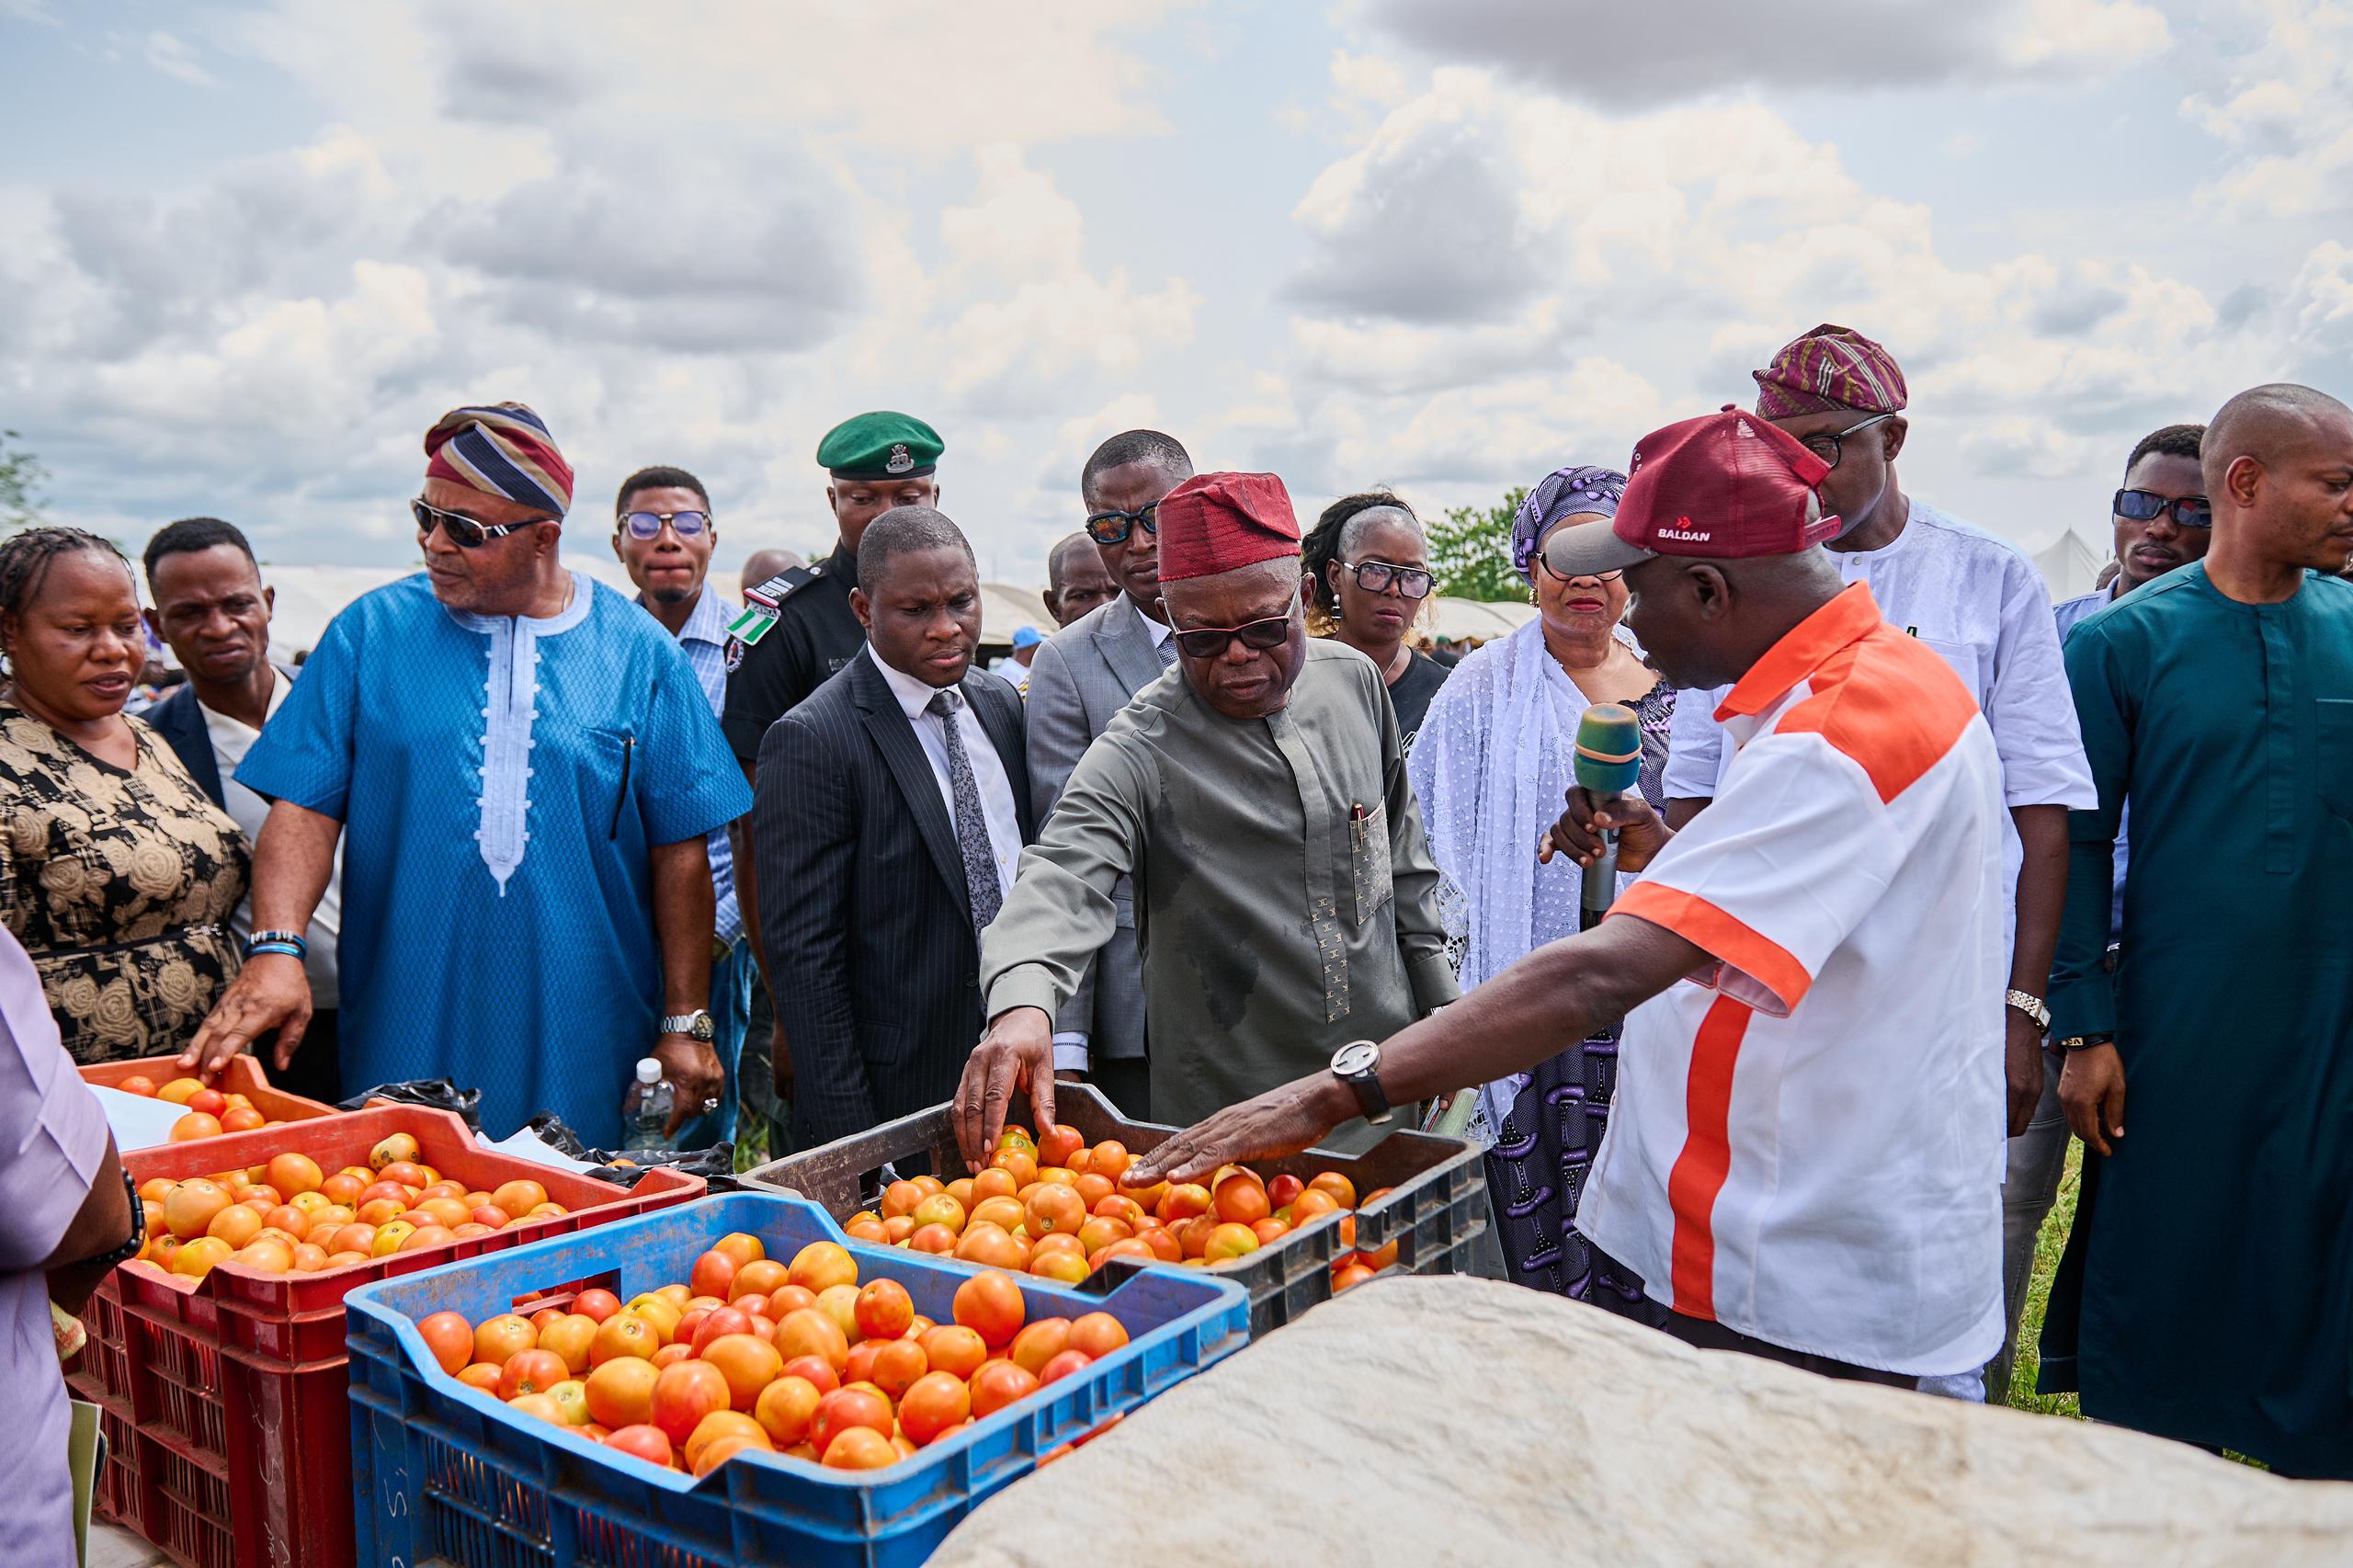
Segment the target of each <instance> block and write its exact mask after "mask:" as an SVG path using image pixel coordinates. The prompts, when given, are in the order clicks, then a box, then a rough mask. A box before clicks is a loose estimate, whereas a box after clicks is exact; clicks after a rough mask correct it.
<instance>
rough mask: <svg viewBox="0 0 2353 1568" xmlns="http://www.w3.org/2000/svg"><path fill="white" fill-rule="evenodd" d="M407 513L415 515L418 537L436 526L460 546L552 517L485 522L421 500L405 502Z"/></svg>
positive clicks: (429, 533)
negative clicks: (446, 510)
mask: <svg viewBox="0 0 2353 1568" xmlns="http://www.w3.org/2000/svg"><path fill="white" fill-rule="evenodd" d="M408 509H409V514H410V516H412V517H415V519H416V532H417V537H418V538H420V539H430V538H431V537H432V536H433V530H434V529H435V528H437V527H438V528H440V530H441V531H442V532H443V533H445V534H448V535H449V542H450V543H451V544H454V545H456V546H457V547H458V548H459V549H460V550H480V549H481V548H482V547H483V545H485V544H488V543H489V542H490V541H491V540H494V539H505V538H506V536H507V535H508V534H511V533H513V532H514V531H515V530H516V529H517V528H536V527H537V526H538V525H540V524H541V523H552V522H556V521H558V520H559V519H557V518H555V517H530V518H528V519H526V520H525V521H523V522H519V523H485V522H483V520H482V519H481V518H480V517H467V516H466V515H465V514H464V513H463V512H445V511H443V510H442V509H441V508H440V507H438V506H426V504H425V503H424V501H422V500H416V501H412V502H410V503H409V504H408Z"/></svg>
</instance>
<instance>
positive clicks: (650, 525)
mask: <svg viewBox="0 0 2353 1568" xmlns="http://www.w3.org/2000/svg"><path fill="white" fill-rule="evenodd" d="M664 523H667V524H669V525H670V526H671V527H672V528H676V529H677V530H678V537H679V538H680V539H692V538H694V537H695V536H696V535H697V534H699V533H700V532H702V530H703V529H705V528H709V527H710V513H709V512H623V513H622V514H621V515H620V526H621V527H622V528H627V529H628V530H629V537H630V538H631V539H655V538H658V537H660V535H661V532H662V525H663V524H664Z"/></svg>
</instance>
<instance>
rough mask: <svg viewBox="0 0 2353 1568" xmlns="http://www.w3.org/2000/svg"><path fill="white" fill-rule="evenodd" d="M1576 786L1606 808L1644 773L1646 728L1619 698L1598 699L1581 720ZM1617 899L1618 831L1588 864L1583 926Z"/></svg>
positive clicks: (1594, 920)
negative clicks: (1616, 699) (1603, 700)
mask: <svg viewBox="0 0 2353 1568" xmlns="http://www.w3.org/2000/svg"><path fill="white" fill-rule="evenodd" d="M1575 771H1576V780H1577V788H1578V789H1580V790H1584V791H1585V792H1586V794H1588V795H1590V796H1592V797H1593V803H1594V806H1595V808H1596V810H1597V811H1607V810H1608V809H1609V808H1610V807H1612V806H1615V805H1616V804H1617V803H1618V801H1619V800H1620V798H1621V797H1623V796H1624V795H1626V794H1628V793H1630V792H1631V790H1633V789H1634V787H1635V785H1636V784H1638V783H1640V782H1641V780H1642V776H1643V726H1642V724H1641V722H1640V721H1638V720H1637V719H1636V718H1635V717H1634V710H1632V709H1631V708H1629V707H1627V706H1626V705H1625V704H1623V703H1621V702H1597V703H1595V704H1594V705H1593V706H1592V707H1590V708H1588V709H1586V710H1585V717H1584V718H1582V719H1580V720H1578V721H1577V751H1576V763H1575ZM1617 898H1618V831H1617V829H1615V828H1611V829H1609V830H1608V831H1607V832H1605V833H1604V834H1602V835H1601V853H1600V854H1599V855H1597V856H1596V857H1594V861H1593V864H1592V865H1590V866H1587V867H1586V868H1585V886H1584V888H1583V889H1582V892H1581V898H1580V902H1581V903H1583V905H1584V919H1583V921H1582V925H1583V926H1584V927H1585V929H1586V930H1588V931H1590V930H1591V929H1593V927H1594V926H1598V925H1599V924H1601V917H1602V916H1603V915H1606V914H1608V911H1609V906H1610V904H1612V903H1615V902H1616V901H1617Z"/></svg>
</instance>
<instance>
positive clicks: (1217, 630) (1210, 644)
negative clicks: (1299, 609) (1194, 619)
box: [1174, 612, 1291, 659]
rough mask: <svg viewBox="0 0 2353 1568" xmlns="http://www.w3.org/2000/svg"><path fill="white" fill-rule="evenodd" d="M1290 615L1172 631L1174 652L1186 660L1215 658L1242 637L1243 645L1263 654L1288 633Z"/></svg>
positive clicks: (1279, 642)
mask: <svg viewBox="0 0 2353 1568" xmlns="http://www.w3.org/2000/svg"><path fill="white" fill-rule="evenodd" d="M1290 621H1291V618H1290V612H1285V613H1284V614H1281V615H1270V616H1268V617H1267V619H1264V620H1251V621H1245V622H1244V623H1243V624H1242V625H1240V626H1203V627H1199V628H1196V629H1195V630H1193V631H1179V632H1176V633H1174V635H1175V637H1176V651H1177V652H1178V653H1182V654H1184V655H1185V656H1186V657H1187V658H1188V659H1214V658H1216V657H1218V656H1219V655H1220V654H1222V653H1224V652H1225V651H1226V649H1228V648H1229V647H1231V646H1233V640H1234V639H1235V638H1237V637H1239V638H1240V639H1242V645H1243V646H1244V647H1245V648H1255V649H1256V650H1257V651H1258V652H1259V653H1266V652H1267V650H1268V649H1271V648H1279V647H1281V646H1282V645H1283V642H1284V641H1285V640H1286V639H1288V638H1289V637H1290Z"/></svg>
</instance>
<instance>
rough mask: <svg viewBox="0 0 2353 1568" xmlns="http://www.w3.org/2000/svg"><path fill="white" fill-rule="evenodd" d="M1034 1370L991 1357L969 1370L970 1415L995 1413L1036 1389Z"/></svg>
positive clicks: (977, 1416)
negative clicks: (976, 1368)
mask: <svg viewBox="0 0 2353 1568" xmlns="http://www.w3.org/2000/svg"><path fill="white" fill-rule="evenodd" d="M1038 1387H1039V1380H1038V1374H1037V1373H1035V1372H1032V1371H1031V1370H1029V1369H1028V1368H1027V1367H1023V1366H1020V1365H1018V1364H1017V1363H1015V1362H1012V1361H993V1362H991V1363H990V1364H989V1365H987V1366H985V1367H983V1368H982V1369H980V1370H979V1371H977V1372H975V1373H973V1374H972V1419H974V1420H975V1421H977V1420H980V1419H981V1418H983V1416H989V1415H995V1414H996V1413H997V1412H998V1411H1000V1410H1003V1409H1004V1408H1005V1407H1006V1405H1008V1404H1011V1403H1013V1402H1014V1401H1015V1400H1017V1399H1026V1398H1028V1397H1029V1395H1030V1394H1033V1393H1035V1392H1038Z"/></svg>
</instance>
